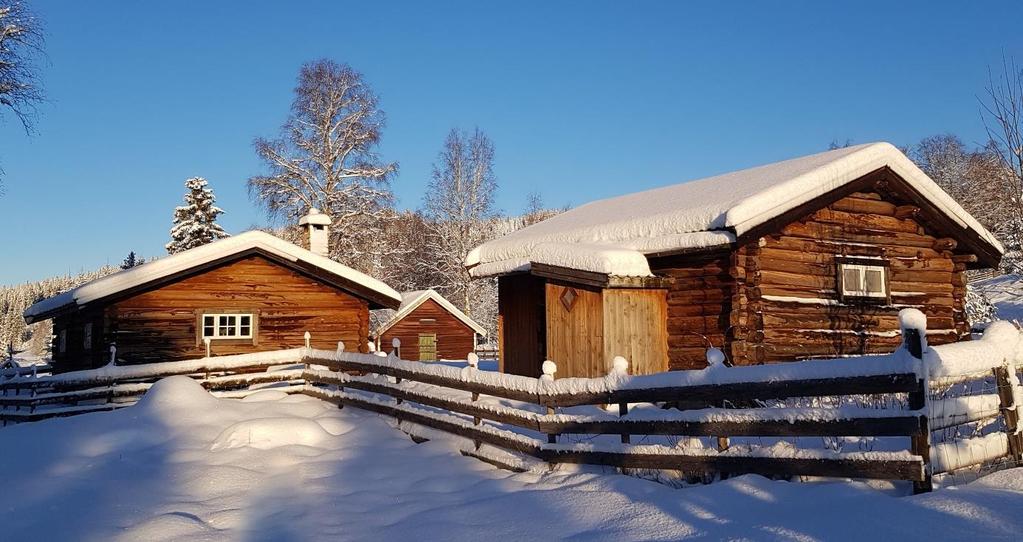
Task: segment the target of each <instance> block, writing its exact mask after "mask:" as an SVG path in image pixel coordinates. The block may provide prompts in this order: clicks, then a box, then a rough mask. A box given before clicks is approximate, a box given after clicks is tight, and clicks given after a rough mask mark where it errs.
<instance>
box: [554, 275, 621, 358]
mask: <svg viewBox="0 0 1023 542" xmlns="http://www.w3.org/2000/svg"><path fill="white" fill-rule="evenodd" d="M570 288H571V289H572V290H573V291H574V295H575V302H574V303H573V304H572V305H571V310H569V309H566V308H565V305H564V304H563V303H562V301H561V296H562V294H563V293H565V291H566V290H568V289H570ZM546 291H547V303H546V309H547V358H548V359H551V360H553V361H554V362H555V363H557V364H558V374H557V376H558V377H559V378H562V377H569V376H577V377H598V376H604V375H606V374H607V368H606V363H605V360H604V309H603V302H602V299H601V298H602V296H601V292H600V289H597V288H586V287H583V286H567V285H562V284H552V283H548V284H547V285H546Z"/></svg>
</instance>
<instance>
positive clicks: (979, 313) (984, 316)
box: [966, 285, 998, 329]
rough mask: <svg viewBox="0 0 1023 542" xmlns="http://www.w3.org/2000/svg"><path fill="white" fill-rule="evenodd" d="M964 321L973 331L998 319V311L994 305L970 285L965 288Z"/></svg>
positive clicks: (982, 293) (981, 292) (980, 291)
mask: <svg viewBox="0 0 1023 542" xmlns="http://www.w3.org/2000/svg"><path fill="white" fill-rule="evenodd" d="M966 319H967V321H969V322H970V327H971V328H973V329H977V328H978V327H980V326H982V325H983V324H986V323H988V322H991V321H994V320H997V319H998V309H997V308H996V307H995V305H994V303H991V300H990V299H988V297H987V295H986V294H985V293H984V292H983V291H982V290H980V289H978V288H974V287H973V286H972V285H967V286H966Z"/></svg>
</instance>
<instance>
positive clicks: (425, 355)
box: [419, 333, 437, 361]
mask: <svg viewBox="0 0 1023 542" xmlns="http://www.w3.org/2000/svg"><path fill="white" fill-rule="evenodd" d="M419 361H437V334H436V333H420V334H419Z"/></svg>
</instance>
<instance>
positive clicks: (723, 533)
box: [0, 377, 1023, 541]
mask: <svg viewBox="0 0 1023 542" xmlns="http://www.w3.org/2000/svg"><path fill="white" fill-rule="evenodd" d="M0 450H3V459H4V460H3V461H2V464H3V465H4V467H3V469H2V472H3V474H2V475H0V480H2V487H3V493H2V495H3V497H2V498H3V505H2V507H0V510H2V511H3V516H2V522H0V539H2V540H69V539H74V540H116V539H121V540H238V539H244V540H306V539H341V540H367V539H373V540H393V539H412V538H416V539H419V540H441V539H442V540H454V541H457V540H480V539H482V538H484V537H485V538H488V539H492V540H535V539H545V540H550V539H576V540H678V539H686V538H703V539H727V538H734V539H747V540H875V539H900V540H922V539H928V540H930V539H963V538H967V537H969V538H971V539H1005V540H1010V539H1018V537H1019V533H1020V532H1023V514H1020V510H1023V469H1014V470H1009V471H1002V472H999V473H996V474H993V475H990V476H988V477H986V478H983V479H981V480H979V481H977V482H974V483H972V484H969V485H966V486H963V487H960V488H953V489H945V490H941V491H937V492H934V493H931V494H928V495H922V496H915V497H900V496H895V495H894V494H893V492H890V491H888V492H886V491H879V490H877V489H874V488H872V487H870V486H868V485H866V484H861V483H855V482H817V483H791V482H780V481H769V480H767V479H765V478H761V477H758V476H742V477H738V478H734V479H731V480H727V481H725V482H720V483H715V484H711V485H708V486H695V487H689V488H685V489H673V488H670V487H668V486H665V485H661V484H657V483H655V482H650V481H646V480H641V479H638V478H634V477H630V476H622V475H618V474H614V473H613V471H610V470H608V471H602V470H600V469H597V468H594V467H587V468H585V469H582V470H578V469H566V468H559V469H558V470H554V471H548V470H547V469H546V468H542V469H540V470H538V471H536V472H527V473H521V474H513V473H510V472H507V471H503V470H499V469H496V468H494V467H491V466H489V465H487V464H485V463H483V462H480V461H478V460H476V459H471V458H466V457H462V456H460V455H459V454H458V453H457V451H456V446H455V444H454V443H453V442H450V441H446V440H444V439H439V440H434V441H430V442H426V443H423V444H415V443H413V442H412V441H411V440H410V439H409V438H408V437H407V436H405V435H404V434H403V433H401V432H400V431H398V430H397V429H395V428H394V427H393V424H392V422H389V421H388V419H386V418H384V417H381V416H378V415H375V414H371V413H368V412H364V411H359V410H357V409H354V408H346V409H344V410H338V409H336V408H334V407H332V406H330V405H328V404H326V403H324V402H321V401H318V400H316V399H312V398H309V397H305V396H287V395H285V394H283V393H281V392H279V391H272V390H268V391H264V392H260V393H257V394H254V395H252V396H250V397H248V398H246V399H245V400H240V401H239V400H227V399H216V398H214V397H212V396H211V395H209V394H208V393H206V392H205V391H203V390H202V389H201V388H200V387H199V385H198V384H197V383H195V382H194V381H192V380H190V379H188V378H185V377H171V378H168V379H165V380H163V381H161V382H159V383H158V384H157V385H156V386H154V387H153V388H152V389H151V390H150V392H149V394H148V395H147V396H146V397H145V398H144V399H143V400H142V401H141V402H140V403H139V404H138V405H136V406H134V407H130V408H126V409H123V410H120V411H115V412H110V413H101V414H87V415H83V416H78V417H74V418H67V419H55V420H49V421H45V422H38V423H29V424H22V425H17V426H12V427H6V428H3V429H0Z"/></svg>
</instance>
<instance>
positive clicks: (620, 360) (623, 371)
mask: <svg viewBox="0 0 1023 542" xmlns="http://www.w3.org/2000/svg"><path fill="white" fill-rule="evenodd" d="M628 374H629V360H627V359H625V358H624V357H622V356H615V358H614V359H613V360H612V361H611V372H610V373H608V376H615V377H623V376H627V375H628ZM628 415H629V403H628V402H624V401H623V402H620V403H618V417H619V418H621V417H623V416H628ZM630 442H632V435H630V434H628V433H622V444H628V443H630Z"/></svg>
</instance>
